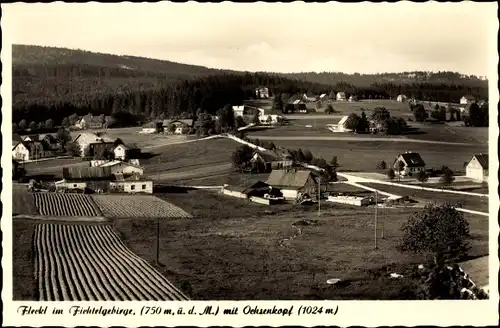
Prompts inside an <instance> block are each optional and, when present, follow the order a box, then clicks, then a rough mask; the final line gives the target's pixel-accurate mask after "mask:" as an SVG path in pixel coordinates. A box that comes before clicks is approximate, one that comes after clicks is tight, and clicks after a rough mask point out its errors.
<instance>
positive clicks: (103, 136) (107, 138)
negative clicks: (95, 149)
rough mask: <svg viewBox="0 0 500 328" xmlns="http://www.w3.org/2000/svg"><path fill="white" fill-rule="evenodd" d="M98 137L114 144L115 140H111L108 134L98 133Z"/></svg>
mask: <svg viewBox="0 0 500 328" xmlns="http://www.w3.org/2000/svg"><path fill="white" fill-rule="evenodd" d="M96 135H97V136H99V137H100V138H101V139H102V141H103V142H114V141H115V139H113V138H111V137H110V136H109V135H108V134H107V133H106V132H96Z"/></svg>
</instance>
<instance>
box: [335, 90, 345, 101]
mask: <svg viewBox="0 0 500 328" xmlns="http://www.w3.org/2000/svg"><path fill="white" fill-rule="evenodd" d="M337 100H339V101H345V100H346V99H345V92H338V93H337Z"/></svg>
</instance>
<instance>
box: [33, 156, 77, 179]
mask: <svg viewBox="0 0 500 328" xmlns="http://www.w3.org/2000/svg"><path fill="white" fill-rule="evenodd" d="M79 163H84V162H83V161H82V160H81V159H80V158H67V159H51V160H46V161H40V162H31V163H26V164H24V166H25V169H26V174H27V175H28V176H29V177H33V178H35V179H43V177H47V178H48V179H52V180H53V179H54V178H55V177H56V178H60V177H62V168H63V167H64V166H70V165H74V164H79Z"/></svg>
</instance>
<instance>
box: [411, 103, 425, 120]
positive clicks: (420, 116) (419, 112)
mask: <svg viewBox="0 0 500 328" xmlns="http://www.w3.org/2000/svg"><path fill="white" fill-rule="evenodd" d="M413 116H414V117H415V121H417V122H423V121H424V120H425V119H426V118H427V117H428V114H427V112H426V111H425V108H424V106H423V105H422V104H418V105H416V106H415V107H414V108H413Z"/></svg>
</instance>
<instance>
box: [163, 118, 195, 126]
mask: <svg viewBox="0 0 500 328" xmlns="http://www.w3.org/2000/svg"><path fill="white" fill-rule="evenodd" d="M176 122H179V123H182V124H185V125H187V126H192V125H193V120H192V119H187V120H163V126H164V127H167V126H168V125H169V124H172V123H176Z"/></svg>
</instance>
